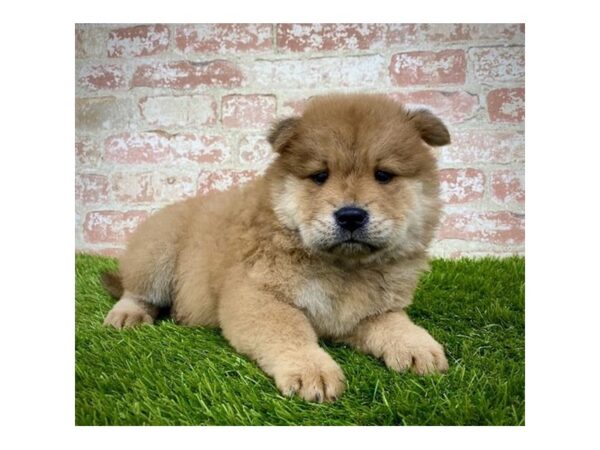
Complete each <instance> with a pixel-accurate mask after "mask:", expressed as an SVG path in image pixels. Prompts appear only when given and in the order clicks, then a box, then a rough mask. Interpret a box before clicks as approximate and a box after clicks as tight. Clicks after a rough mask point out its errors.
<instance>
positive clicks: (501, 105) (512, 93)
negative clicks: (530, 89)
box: [487, 88, 525, 123]
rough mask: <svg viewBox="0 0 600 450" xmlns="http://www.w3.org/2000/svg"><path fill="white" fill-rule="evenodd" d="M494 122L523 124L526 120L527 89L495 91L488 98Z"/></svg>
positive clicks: (488, 106)
mask: <svg viewBox="0 0 600 450" xmlns="http://www.w3.org/2000/svg"><path fill="white" fill-rule="evenodd" d="M487 108H488V113H489V115H490V120H491V121H492V122H511V123H518V122H522V121H523V119H524V118H525V89H524V88H513V89H495V90H493V91H491V92H490V93H489V94H488V96H487Z"/></svg>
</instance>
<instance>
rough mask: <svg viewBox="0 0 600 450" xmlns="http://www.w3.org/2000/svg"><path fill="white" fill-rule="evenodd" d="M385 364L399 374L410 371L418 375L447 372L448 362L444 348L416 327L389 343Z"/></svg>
mask: <svg viewBox="0 0 600 450" xmlns="http://www.w3.org/2000/svg"><path fill="white" fill-rule="evenodd" d="M383 360H384V361H385V364H386V365H387V366H388V367H389V368H390V369H393V370H397V371H398V372H405V371H406V370H408V369H410V370H411V371H412V372H414V373H416V374H418V375H427V374H431V373H440V372H446V371H447V370H448V360H447V359H446V355H445V354H444V347H442V346H441V345H440V344H439V343H438V342H437V341H436V340H435V339H433V338H432V337H431V335H430V334H429V333H428V332H427V331H425V330H424V329H423V328H421V327H418V326H414V327H411V328H410V330H407V331H405V332H403V333H402V334H401V335H400V336H398V337H397V338H396V339H394V341H393V342H390V343H389V346H388V348H386V350H385V351H384V352H383Z"/></svg>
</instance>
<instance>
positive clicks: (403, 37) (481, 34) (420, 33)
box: [387, 23, 525, 46]
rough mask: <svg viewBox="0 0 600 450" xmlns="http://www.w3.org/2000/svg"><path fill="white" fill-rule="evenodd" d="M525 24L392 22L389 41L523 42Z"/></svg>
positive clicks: (435, 42) (425, 42)
mask: <svg viewBox="0 0 600 450" xmlns="http://www.w3.org/2000/svg"><path fill="white" fill-rule="evenodd" d="M524 39H525V26H524V25H523V24H518V23H511V24H501V23H498V24H489V23H480V24H476V23H474V24H451V23H439V24H425V23H421V24H390V25H389V29H388V34H387V43H388V45H404V46H406V45H423V44H428V43H433V44H437V43H451V42H463V41H495V42H502V43H507V42H516V43H523V42H524Z"/></svg>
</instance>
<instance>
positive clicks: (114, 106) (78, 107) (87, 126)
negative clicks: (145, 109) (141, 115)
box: [75, 97, 138, 133]
mask: <svg viewBox="0 0 600 450" xmlns="http://www.w3.org/2000/svg"><path fill="white" fill-rule="evenodd" d="M137 116H138V111H137V108H136V107H135V103H134V102H133V99H131V98H115V97H95V98H77V99H75V129H76V131H77V132H79V133H81V132H87V133H95V132H98V131H105V130H115V129H117V130H118V129H127V128H131V127H132V126H135V121H136V118H137Z"/></svg>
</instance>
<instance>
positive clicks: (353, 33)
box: [277, 23, 386, 52]
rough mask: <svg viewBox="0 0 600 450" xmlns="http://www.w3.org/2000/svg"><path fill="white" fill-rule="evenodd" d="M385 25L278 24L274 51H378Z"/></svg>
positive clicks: (382, 42) (382, 43)
mask: <svg viewBox="0 0 600 450" xmlns="http://www.w3.org/2000/svg"><path fill="white" fill-rule="evenodd" d="M385 32H386V25H383V24H373V23H359V24H353V23H324V24H320V23H313V24H310V23H305V24H295V23H294V24H292V23H281V24H278V25H277V47H278V48H279V49H282V50H287V51H292V52H307V51H331V50H369V49H375V48H382V47H383V46H384V45H385V43H384V36H385Z"/></svg>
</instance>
